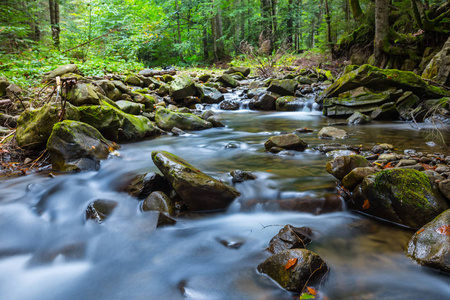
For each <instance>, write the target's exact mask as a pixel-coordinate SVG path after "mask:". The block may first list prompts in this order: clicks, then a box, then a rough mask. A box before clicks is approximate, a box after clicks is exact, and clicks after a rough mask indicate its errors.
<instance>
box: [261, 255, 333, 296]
mask: <svg viewBox="0 0 450 300" xmlns="http://www.w3.org/2000/svg"><path fill="white" fill-rule="evenodd" d="M289 261H295V263H294V265H292V267H290V268H287V269H286V265H287V263H288V262H289ZM258 271H259V272H261V273H264V274H267V275H268V276H269V277H270V278H272V279H273V280H275V281H276V282H277V283H278V284H279V285H280V286H281V287H282V288H284V289H286V290H288V291H290V292H296V293H301V292H302V290H303V288H304V287H305V286H306V285H307V284H311V285H312V284H315V283H317V282H320V281H321V280H322V278H323V277H324V276H325V275H326V274H327V272H328V266H327V264H326V263H325V261H324V260H323V259H322V258H321V257H320V256H319V255H317V254H316V253H314V252H312V251H309V250H306V249H291V250H285V251H282V252H279V253H277V254H275V255H272V256H270V257H269V258H267V259H266V260H265V261H264V262H263V263H261V264H260V265H259V266H258Z"/></svg>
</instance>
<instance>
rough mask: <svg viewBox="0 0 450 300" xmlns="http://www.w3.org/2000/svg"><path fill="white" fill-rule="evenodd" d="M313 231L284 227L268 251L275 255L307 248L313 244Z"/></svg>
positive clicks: (274, 238) (290, 226) (272, 240)
mask: <svg viewBox="0 0 450 300" xmlns="http://www.w3.org/2000/svg"><path fill="white" fill-rule="evenodd" d="M311 238H312V230H311V228H309V227H294V226H292V225H289V224H288V225H286V226H284V227H283V228H282V229H281V230H280V231H279V232H278V234H277V235H276V236H274V237H273V238H272V239H271V240H270V242H269V247H268V248H267V250H269V251H270V252H272V253H273V254H277V253H280V252H282V251H284V250H288V249H296V248H297V249H298V248H302V249H303V248H306V246H308V245H309V243H311Z"/></svg>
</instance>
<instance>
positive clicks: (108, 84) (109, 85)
mask: <svg viewBox="0 0 450 300" xmlns="http://www.w3.org/2000/svg"><path fill="white" fill-rule="evenodd" d="M94 83H95V84H96V85H97V86H98V87H100V88H101V89H102V90H103V91H104V92H105V96H106V97H108V98H109V99H111V100H112V101H117V100H120V99H122V92H121V91H120V90H119V89H118V88H117V87H116V86H115V84H114V83H113V82H112V81H109V80H98V81H95V82H94Z"/></svg>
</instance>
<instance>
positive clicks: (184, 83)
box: [169, 75, 197, 99]
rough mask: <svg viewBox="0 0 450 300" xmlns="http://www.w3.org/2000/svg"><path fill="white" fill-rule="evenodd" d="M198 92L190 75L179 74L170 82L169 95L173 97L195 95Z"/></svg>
mask: <svg viewBox="0 0 450 300" xmlns="http://www.w3.org/2000/svg"><path fill="white" fill-rule="evenodd" d="M196 92H197V90H196V88H195V83H194V81H193V80H192V78H191V76H189V75H179V76H177V78H175V80H174V81H171V82H170V83H169V95H170V96H171V97H172V98H173V99H183V98H186V97H188V96H194V95H195V93H196Z"/></svg>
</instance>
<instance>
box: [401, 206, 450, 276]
mask: <svg viewBox="0 0 450 300" xmlns="http://www.w3.org/2000/svg"><path fill="white" fill-rule="evenodd" d="M405 252H406V255H408V256H409V257H411V258H412V259H414V260H415V261H416V262H417V263H419V264H421V265H423V266H426V267H430V268H434V269H438V270H441V271H445V272H450V210H449V209H447V210H446V211H444V212H443V213H441V214H440V215H439V216H437V217H436V218H435V219H434V220H432V221H431V222H429V223H427V224H426V225H425V226H423V227H422V228H421V229H420V230H418V231H417V232H416V233H415V234H414V235H413V236H412V237H411V239H410V240H409V242H408V244H407V246H406V249H405Z"/></svg>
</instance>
